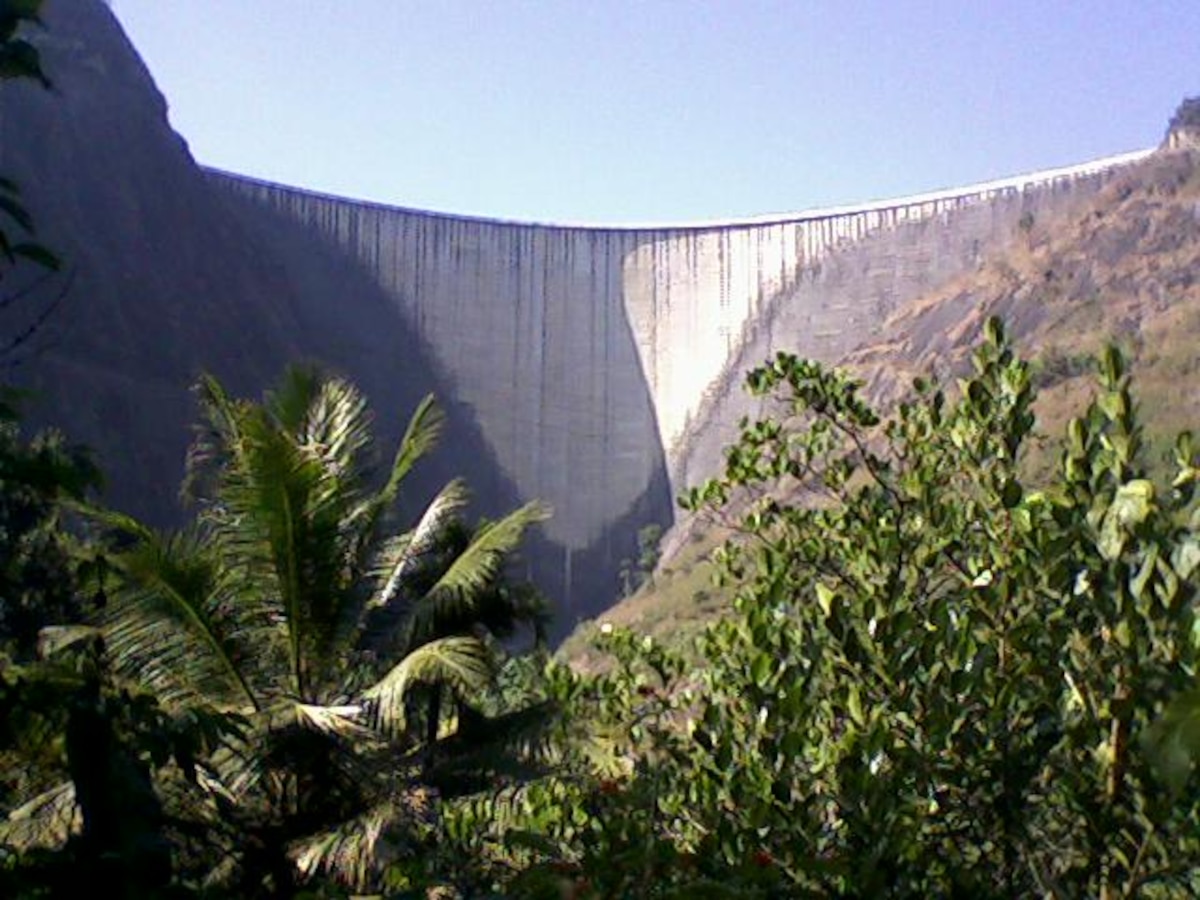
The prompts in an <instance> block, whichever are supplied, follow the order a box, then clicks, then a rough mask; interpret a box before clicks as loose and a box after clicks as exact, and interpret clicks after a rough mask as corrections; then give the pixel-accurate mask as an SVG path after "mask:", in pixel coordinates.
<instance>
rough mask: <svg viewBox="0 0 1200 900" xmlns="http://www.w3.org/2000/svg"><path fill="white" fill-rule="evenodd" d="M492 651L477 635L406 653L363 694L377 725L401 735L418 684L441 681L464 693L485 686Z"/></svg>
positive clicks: (453, 639) (382, 729) (490, 676)
mask: <svg viewBox="0 0 1200 900" xmlns="http://www.w3.org/2000/svg"><path fill="white" fill-rule="evenodd" d="M493 671H494V664H493V658H492V654H491V651H490V650H489V649H488V647H487V645H486V644H484V643H483V641H481V640H479V639H478V638H474V637H467V636H458V637H447V638H442V639H440V640H436V641H431V642H430V643H428V644H425V645H423V646H421V647H418V648H417V649H415V650H413V651H412V652H411V653H409V654H407V655H406V656H405V657H404V658H403V659H402V660H401V661H400V662H399V663H397V664H396V665H395V666H393V667H392V669H391V670H390V671H388V673H387V674H386V675H384V676H383V678H382V679H380V680H379V681H378V682H377V683H376V684H375V685H374V686H372V687H371V688H369V689H368V690H367V691H366V692H365V694H364V697H365V699H366V700H367V701H369V702H370V703H371V705H372V708H373V712H374V716H375V722H376V725H377V727H378V728H379V729H380V730H381V731H382V732H383V733H384V734H387V735H398V734H400V733H401V732H403V730H404V726H405V706H406V702H407V700H408V696H409V692H410V690H411V689H412V687H413V686H414V685H417V684H442V685H446V686H448V687H450V688H451V689H452V690H453V691H454V692H455V693H456V694H458V695H460V696H461V695H463V694H466V693H470V692H472V691H477V690H479V689H481V688H482V687H484V686H485V685H486V684H487V683H488V682H489V681H490V680H491V678H492V674H493Z"/></svg>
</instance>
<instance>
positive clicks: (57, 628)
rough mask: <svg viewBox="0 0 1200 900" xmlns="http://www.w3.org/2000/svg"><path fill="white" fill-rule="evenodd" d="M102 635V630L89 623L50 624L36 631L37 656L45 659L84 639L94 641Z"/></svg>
mask: <svg viewBox="0 0 1200 900" xmlns="http://www.w3.org/2000/svg"><path fill="white" fill-rule="evenodd" d="M102 636H103V632H102V631H101V630H100V629H99V628H95V627H93V626H91V625H51V626H49V627H47V628H43V629H42V630H41V631H39V632H38V656H40V657H41V658H42V659H47V658H49V657H51V656H54V655H55V654H56V653H59V652H61V651H63V650H66V649H68V648H71V647H75V646H77V645H78V644H80V643H82V642H84V641H94V640H96V639H97V638H99V637H102Z"/></svg>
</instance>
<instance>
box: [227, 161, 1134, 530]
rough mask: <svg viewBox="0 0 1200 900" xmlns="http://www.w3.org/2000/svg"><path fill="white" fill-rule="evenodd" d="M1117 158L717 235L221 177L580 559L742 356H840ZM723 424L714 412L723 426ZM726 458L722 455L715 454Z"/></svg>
mask: <svg viewBox="0 0 1200 900" xmlns="http://www.w3.org/2000/svg"><path fill="white" fill-rule="evenodd" d="M1145 155H1146V154H1145V153H1137V154H1126V155H1124V156H1121V157H1113V158H1110V159H1106V160H1100V161H1097V162H1094V163H1088V164H1085V165H1081V166H1074V167H1070V168H1065V169H1057V170H1052V171H1047V172H1041V173H1035V174H1032V175H1027V176H1022V177H1019V178H1011V179H1006V180H1003V181H996V182H989V183H986V184H981V185H975V186H971V187H966V188H962V189H958V190H951V191H942V192H937V193H930V194H924V195H920V196H916V197H910V198H905V199H902V200H894V201H888V202H883V203H873V204H866V205H862V206H855V207H844V208H838V209H829V210H821V211H815V212H809V213H801V214H796V215H791V216H773V217H763V218H759V219H750V220H741V221H734V222H718V223H712V224H686V225H665V226H639V227H586V226H569V225H539V224H528V223H512V222H503V221H498V220H489V219H475V218H469V217H459V216H449V215H442V214H436V213H428V212H421V211H415V210H407V209H400V208H395V207H387V206H382V205H377V204H371V203H362V202H357V201H353V200H346V199H342V198H338V197H332V196H327V195H322V194H315V193H310V192H306V191H302V190H298V189H293V188H288V187H284V186H281V185H275V184H270V183H266V182H260V181H255V180H252V179H246V178H241V177H239V176H234V175H228V174H225V173H219V172H213V173H212V177H213V178H214V180H216V181H217V182H218V183H219V184H222V185H224V186H226V187H228V188H229V189H232V190H235V191H237V192H238V193H240V194H242V195H248V196H250V197H251V198H252V199H254V200H256V201H258V202H261V203H265V204H268V205H269V206H271V207H273V208H275V209H276V210H278V211H280V212H283V213H285V214H287V215H288V216H289V217H290V218H292V219H294V220H296V221H298V222H301V223H303V224H305V225H307V226H310V227H312V228H314V229H316V230H317V231H319V232H320V233H321V234H322V235H323V236H324V237H325V238H326V239H327V240H329V241H331V242H333V243H334V244H336V245H337V246H338V247H340V248H342V250H344V251H345V252H347V253H349V254H351V255H352V256H353V257H354V258H355V259H357V260H358V262H359V263H360V264H361V265H362V267H363V268H364V269H366V270H368V271H369V272H370V273H371V274H372V275H373V277H374V278H375V279H376V280H377V281H378V283H379V285H380V286H381V287H382V288H383V289H384V290H385V291H386V292H387V293H388V295H389V296H391V297H392V298H393V300H394V302H395V303H396V304H397V306H398V307H399V308H400V309H401V311H402V312H403V313H404V315H405V316H406V317H407V319H408V321H409V322H410V323H411V325H412V327H413V328H414V329H415V330H416V331H417V333H418V334H419V336H420V337H421V339H422V340H423V341H424V342H425V343H426V344H427V345H428V346H429V348H430V349H431V350H432V352H433V355H434V357H435V358H436V359H437V360H438V362H439V364H440V366H441V369H442V372H441V375H442V376H443V377H445V378H447V379H448V381H449V383H450V384H451V385H452V388H453V390H454V392H455V395H456V396H455V399H456V400H458V401H460V402H464V403H466V404H468V405H469V406H470V407H471V408H472V410H473V412H474V415H475V416H476V418H477V421H478V422H479V425H480V427H481V429H482V431H483V434H484V436H485V438H486V439H487V440H488V442H489V443H490V444H491V446H492V447H493V449H494V451H495V454H496V458H497V460H498V461H499V463H500V464H501V466H502V467H503V468H504V469H505V471H506V473H507V474H508V476H509V477H510V478H511V479H512V480H513V482H514V483H515V484H516V486H517V488H518V490H519V491H520V492H521V494H522V495H523V496H525V497H527V498H534V497H537V498H541V499H544V500H546V501H548V502H549V503H551V504H552V505H553V506H554V508H555V517H554V519H553V520H552V521H551V523H550V524H549V526H548V529H547V531H548V534H549V536H550V537H551V538H552V539H554V540H556V541H558V542H560V543H562V544H563V545H564V546H565V547H566V548H567V550H568V552H569V551H570V550H573V549H584V548H587V547H589V546H591V545H593V543H594V542H595V541H596V540H597V539H599V538H600V537H601V536H602V535H603V534H604V533H605V530H606V529H607V528H608V527H610V526H611V525H612V524H613V523H615V522H618V521H621V520H622V517H623V516H625V514H626V513H628V512H629V510H631V509H632V508H634V507H635V506H637V504H638V503H639V501H640V499H641V498H642V497H643V496H644V495H645V493H646V491H647V490H648V489H649V487H650V486H651V484H652V483H654V482H655V480H656V479H659V478H660V477H661V475H662V473H663V469H664V467H666V468H667V469H668V470H669V475H670V477H671V480H672V482H673V484H674V485H675V487H677V488H678V487H682V486H683V485H684V484H685V483H687V482H691V481H694V480H695V479H696V478H699V477H704V476H705V475H707V474H710V472H709V471H706V470H707V469H711V467H712V465H713V463H714V462H715V461H716V460H715V459H714V458H713V454H712V453H711V452H709V453H706V454H702V455H701V457H699V458H697V457H696V456H695V454H694V453H693V452H692V448H693V446H694V444H695V436H696V434H697V430H698V429H702V428H703V427H705V424H706V423H711V422H712V421H714V416H717V413H718V412H720V410H721V409H723V408H724V407H722V406H721V404H720V403H718V400H719V399H720V398H721V397H725V396H727V395H728V394H729V390H728V386H729V383H730V381H731V379H732V378H733V377H734V375H735V374H737V373H735V371H734V369H737V370H738V372H740V367H741V366H743V365H745V364H747V363H753V362H757V361H760V360H761V358H762V356H759V357H758V358H757V359H753V358H748V354H750V355H753V354H755V353H759V352H760V351H761V352H764V353H769V352H771V351H773V350H774V349H777V348H778V347H779V346H787V347H789V348H791V349H795V350H797V351H799V352H801V353H803V354H805V355H808V356H813V357H816V358H818V359H823V360H827V361H833V360H835V359H836V358H837V357H838V356H840V355H841V354H842V353H844V352H846V351H847V350H849V349H852V348H853V347H854V346H856V345H857V344H858V343H860V342H861V341H862V340H864V339H866V338H868V337H869V336H870V333H871V332H872V330H873V329H875V328H876V327H878V325H879V324H880V323H881V322H882V320H883V318H884V317H885V316H886V315H887V314H888V313H890V312H891V311H892V310H893V309H894V308H895V307H896V306H897V305H898V304H900V303H902V302H904V301H906V300H908V299H913V298H915V297H916V296H918V295H919V294H920V293H921V292H923V291H925V290H930V289H932V288H934V287H936V286H937V285H938V284H941V283H944V282H945V281H946V280H948V279H949V278H952V277H955V276H957V275H960V274H962V273H964V272H966V271H969V270H970V269H971V268H972V267H974V266H975V265H977V263H978V258H979V255H980V252H981V248H984V247H991V246H993V245H995V243H996V242H997V241H1003V240H1005V239H1011V236H1012V234H1013V233H1014V231H1015V226H1016V224H1017V218H1018V217H1019V216H1020V215H1021V214H1022V212H1023V211H1027V210H1030V209H1037V210H1039V211H1041V210H1042V209H1053V208H1055V207H1056V205H1062V204H1064V203H1066V202H1067V201H1068V200H1071V199H1072V198H1076V199H1077V198H1078V197H1080V196H1086V195H1089V194H1091V193H1093V192H1094V191H1095V190H1096V189H1098V188H1099V186H1101V185H1102V184H1103V183H1104V182H1105V181H1106V180H1107V179H1108V178H1109V177H1110V176H1111V173H1112V172H1114V171H1117V170H1118V169H1119V168H1120V167H1122V166H1124V165H1128V164H1130V163H1133V162H1135V161H1137V160H1138V159H1141V158H1142V157H1144V156H1145ZM718 418H719V416H718ZM717 458H719V457H717Z"/></svg>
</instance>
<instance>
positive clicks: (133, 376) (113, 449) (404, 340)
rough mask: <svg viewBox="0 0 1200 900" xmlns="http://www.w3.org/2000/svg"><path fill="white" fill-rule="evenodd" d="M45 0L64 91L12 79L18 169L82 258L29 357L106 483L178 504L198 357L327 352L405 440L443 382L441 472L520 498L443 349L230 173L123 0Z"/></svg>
mask: <svg viewBox="0 0 1200 900" xmlns="http://www.w3.org/2000/svg"><path fill="white" fill-rule="evenodd" d="M46 12H47V21H46V24H47V28H46V30H45V32H44V33H40V34H37V35H35V36H34V37H35V38H36V40H37V41H38V42H39V44H40V45H41V47H42V49H43V54H44V57H45V66H46V69H47V71H48V72H49V73H50V75H51V77H52V78H53V80H54V82H55V85H56V91H55V92H54V93H49V92H46V91H43V90H41V89H40V88H38V87H36V86H33V85H30V84H24V83H21V84H15V83H14V84H6V85H5V86H4V87H3V88H2V89H0V172H3V173H4V174H5V175H6V176H8V177H10V178H13V179H14V180H16V181H17V182H18V183H19V184H20V186H21V188H22V192H23V196H24V198H25V202H26V205H27V206H28V208H29V210H30V211H31V212H32V214H33V215H34V217H35V220H36V223H37V226H38V234H39V237H40V239H41V240H42V241H43V242H44V243H45V244H47V245H49V246H51V247H53V248H54V249H55V250H56V251H57V252H58V253H59V255H60V256H61V257H62V258H63V259H64V260H65V263H66V272H65V274H64V275H63V276H61V277H58V278H55V279H51V280H50V281H49V282H48V283H45V284H42V285H41V286H40V287H39V288H38V291H37V295H36V296H33V297H30V298H29V299H28V301H23V303H25V305H26V306H27V307H28V308H30V309H33V308H35V307H37V306H38V305H39V304H41V305H44V304H45V303H46V302H48V301H49V299H51V298H52V297H53V296H55V295H57V293H58V292H60V291H64V290H65V291H66V296H65V300H64V302H63V303H62V305H61V306H60V308H59V310H58V311H57V312H56V313H55V314H54V315H53V316H52V317H51V318H50V319H49V320H48V321H47V323H46V325H45V326H44V327H43V328H42V329H41V330H40V331H39V332H38V333H37V335H36V336H35V339H34V340H33V341H32V342H31V343H30V345H29V346H28V349H27V352H24V353H22V354H20V355H19V356H18V358H16V359H14V360H10V362H17V363H19V365H17V366H15V368H14V369H13V370H12V373H11V374H12V377H13V378H14V379H15V380H16V381H18V383H19V384H21V385H22V386H24V387H27V388H29V389H30V390H31V391H32V392H33V397H32V399H31V401H30V403H29V412H30V414H31V417H32V418H33V419H34V421H35V422H40V423H53V424H56V425H59V426H62V427H64V428H66V429H68V430H69V432H70V435H71V437H72V438H74V439H77V440H80V441H82V442H84V443H87V444H89V445H91V446H92V447H93V448H94V449H95V450H96V451H97V453H98V455H99V457H100V462H101V464H102V466H103V469H104V470H105V472H106V474H107V476H108V482H109V489H108V496H107V499H108V500H109V501H110V502H112V503H113V504H115V505H117V506H119V507H122V508H125V509H128V510H130V511H132V512H135V513H137V514H139V515H142V516H145V517H148V518H150V519H152V520H155V521H160V522H162V521H169V520H171V519H172V518H173V517H174V516H176V515H177V512H176V504H175V501H174V496H175V491H176V489H177V487H178V484H179V476H180V474H181V472H182V462H183V456H184V450H185V447H186V443H187V441H188V438H189V431H188V426H189V423H190V421H191V420H192V417H193V411H194V408H193V406H192V404H191V402H190V399H189V396H188V393H187V388H188V385H189V384H190V383H191V382H192V381H193V379H194V378H195V376H196V375H197V374H198V373H199V372H200V371H202V370H208V371H211V372H213V373H214V374H216V375H217V376H218V377H219V378H221V379H222V380H223V381H224V382H226V383H227V385H228V386H229V387H230V388H231V389H232V390H234V391H236V392H239V393H247V394H256V393H258V392H259V391H261V390H262V388H263V387H264V386H266V385H267V384H269V383H270V382H272V381H273V380H274V379H275V378H276V377H277V376H278V374H279V373H280V371H281V370H282V368H283V367H284V366H285V365H286V364H288V363H290V362H295V361H300V360H312V361H315V362H318V363H321V364H324V365H326V366H329V367H330V368H333V369H335V370H338V371H341V372H344V373H345V374H347V375H349V376H350V377H351V378H353V379H354V380H355V381H356V382H357V383H359V384H360V385H361V386H362V387H363V388H364V389H365V390H366V391H367V393H368V394H369V396H370V398H371V400H372V406H373V408H374V409H375V410H376V412H377V414H378V417H379V424H380V427H381V430H382V432H383V433H384V435H385V436H386V437H387V439H388V440H389V442H390V441H391V440H394V439H395V438H397V437H398V434H399V432H400V429H401V428H402V426H403V421H404V420H405V419H406V418H407V415H408V413H409V411H411V409H412V408H413V407H414V406H415V404H416V402H417V401H418V400H419V398H420V397H421V396H423V394H424V393H425V392H427V391H431V390H432V391H435V392H436V393H438V394H439V396H443V398H444V399H446V400H448V401H449V402H450V406H451V412H452V423H451V431H450V436H449V439H448V440H447V448H446V449H445V450H444V452H443V453H442V454H440V455H439V456H438V458H437V460H436V461H435V462H434V464H433V465H432V466H431V470H430V472H429V474H430V480H431V481H432V480H433V479H434V478H436V477H443V476H448V475H449V474H450V473H451V472H452V471H453V472H459V471H463V470H465V471H466V472H467V473H468V474H469V475H470V476H471V480H472V482H474V483H475V484H476V485H477V487H478V489H479V491H480V493H481V494H482V495H483V497H484V503H483V506H484V507H486V508H498V506H499V505H500V504H501V503H503V502H506V501H511V500H512V499H513V492H512V490H511V488H509V487H508V485H507V484H506V483H505V482H504V479H503V478H500V477H498V476H497V475H496V470H495V467H494V465H493V464H492V462H491V459H490V456H489V455H488V453H487V451H486V449H485V447H484V446H483V444H482V442H481V441H480V440H479V437H478V434H477V433H476V430H475V429H474V426H473V425H472V424H471V422H470V420H469V417H467V416H465V415H463V413H462V410H461V409H459V408H458V407H457V406H456V405H455V404H454V403H453V400H452V398H448V397H446V396H445V395H446V394H447V393H448V392H447V391H444V390H441V387H442V386H441V384H440V383H439V382H438V380H437V377H436V373H435V371H434V368H433V365H432V364H431V362H430V360H429V359H428V356H427V354H426V351H425V348H423V347H422V346H420V343H419V341H417V340H416V338H415V337H414V336H413V335H412V334H411V333H410V332H409V330H408V329H407V327H406V326H405V324H404V322H403V321H402V320H401V319H400V318H399V316H398V315H397V313H396V311H395V309H394V308H393V307H392V306H391V305H390V304H389V303H388V302H387V300H386V298H384V297H381V296H380V294H379V291H378V289H377V288H375V287H374V286H373V285H372V284H371V282H370V281H369V279H366V278H364V277H363V275H362V273H361V272H359V271H358V270H357V269H356V268H355V267H354V266H353V265H352V264H350V263H349V262H347V261H346V260H344V259H340V258H337V257H335V256H334V255H333V254H331V253H329V252H328V251H327V250H326V249H325V248H324V247H323V246H322V245H320V244H319V243H318V242H315V241H312V240H310V239H309V238H308V237H307V236H306V235H305V234H304V233H302V231H300V230H298V229H296V228H295V227H294V226H292V225H290V224H289V223H287V222H282V221H271V220H270V219H269V218H268V217H267V216H266V215H265V214H264V213H263V212H262V211H258V210H246V209H243V208H242V207H241V205H239V204H237V203H236V202H234V201H232V200H231V199H230V198H228V197H227V196H225V195H224V194H222V193H221V192H219V191H215V190H214V189H213V188H212V186H211V185H210V184H209V182H208V180H207V179H206V177H205V175H204V174H203V173H202V171H201V170H200V169H199V168H198V167H197V166H196V164H195V162H194V160H193V159H192V157H191V155H190V154H189V152H188V149H187V146H186V144H185V143H184V142H183V140H181V139H180V138H179V136H178V135H176V134H175V133H174V132H173V131H172V130H171V128H170V126H169V125H168V123H167V117H166V113H167V109H166V104H165V102H164V100H163V97H162V96H161V94H160V93H159V92H158V90H157V89H156V88H155V86H154V83H153V80H152V79H151V77H150V74H149V73H148V72H147V70H146V68H145V66H144V65H143V64H142V62H141V60H140V59H139V58H138V56H137V53H136V52H135V50H134V48H133V47H132V46H131V45H130V44H129V42H128V40H127V39H126V37H125V35H124V34H123V32H122V31H121V28H120V26H119V24H118V23H117V21H116V20H115V18H114V17H113V15H112V13H111V11H110V10H109V9H108V7H107V6H106V5H104V4H102V3H100V2H99V0H53V2H50V3H47V10H46ZM29 274H32V273H27V277H28V275H29ZM18 312H19V311H15V310H14V311H13V313H12V314H11V315H10V314H9V312H8V311H5V312H3V313H0V329H3V330H5V331H6V332H8V333H11V332H12V330H13V329H15V328H17V327H19V324H20V323H19V316H18V314H17V313H18ZM435 469H436V470H437V471H433V470H435Z"/></svg>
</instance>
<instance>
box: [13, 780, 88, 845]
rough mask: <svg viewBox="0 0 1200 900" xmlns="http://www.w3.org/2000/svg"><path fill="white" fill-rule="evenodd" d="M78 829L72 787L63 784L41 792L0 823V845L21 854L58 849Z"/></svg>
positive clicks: (79, 818) (80, 823)
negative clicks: (34, 850)
mask: <svg viewBox="0 0 1200 900" xmlns="http://www.w3.org/2000/svg"><path fill="white" fill-rule="evenodd" d="M82 827H83V814H82V813H81V812H80V810H79V805H78V804H77V803H76V802H75V785H74V784H73V783H71V782H70V781H67V782H64V783H63V784H60V785H57V786H56V787H53V788H50V790H48V791H43V792H42V793H40V794H38V795H37V796H36V797H34V798H33V799H32V800H30V801H28V802H27V803H25V804H23V805H22V806H19V807H17V808H16V809H14V810H13V811H12V812H10V813H9V814H8V818H6V819H4V820H0V845H6V846H9V847H13V848H15V849H16V850H18V851H22V852H24V851H28V850H33V849H36V848H39V847H41V848H55V847H61V846H62V845H63V844H65V843H66V841H67V839H68V838H69V837H70V836H71V835H72V834H74V833H76V832H77V831H78V830H79V829H80V828H82Z"/></svg>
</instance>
